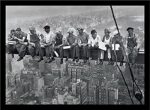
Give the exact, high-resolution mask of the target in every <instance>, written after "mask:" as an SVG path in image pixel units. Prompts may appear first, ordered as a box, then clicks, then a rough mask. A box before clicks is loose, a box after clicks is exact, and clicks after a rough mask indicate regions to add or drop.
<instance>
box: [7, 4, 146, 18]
mask: <svg viewBox="0 0 150 110" xmlns="http://www.w3.org/2000/svg"><path fill="white" fill-rule="evenodd" d="M113 7H114V9H116V8H133V6H113ZM134 7H135V8H137V9H139V8H140V10H141V9H142V10H143V9H144V7H139V6H134ZM105 9H108V10H110V7H109V6H6V20H9V19H14V18H25V17H32V18H34V17H43V16H55V15H68V14H77V13H84V12H90V11H94V10H105Z"/></svg>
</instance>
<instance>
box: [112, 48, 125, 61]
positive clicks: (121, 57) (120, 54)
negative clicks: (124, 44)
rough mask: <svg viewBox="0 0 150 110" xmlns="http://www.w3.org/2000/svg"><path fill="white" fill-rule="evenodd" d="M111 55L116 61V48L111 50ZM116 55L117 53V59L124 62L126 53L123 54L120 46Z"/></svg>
mask: <svg viewBox="0 0 150 110" xmlns="http://www.w3.org/2000/svg"><path fill="white" fill-rule="evenodd" d="M111 53H112V54H111V55H112V60H113V61H116V56H115V53H114V50H111ZM116 55H117V61H120V62H123V60H124V54H123V49H122V48H120V49H119V50H117V51H116Z"/></svg>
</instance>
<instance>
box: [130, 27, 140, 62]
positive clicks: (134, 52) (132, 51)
mask: <svg viewBox="0 0 150 110" xmlns="http://www.w3.org/2000/svg"><path fill="white" fill-rule="evenodd" d="M127 31H128V36H127V49H128V58H129V61H130V62H131V63H132V64H134V63H135V58H136V56H137V53H138V49H139V48H138V44H137V38H136V35H135V34H134V28H132V27H128V28H127Z"/></svg>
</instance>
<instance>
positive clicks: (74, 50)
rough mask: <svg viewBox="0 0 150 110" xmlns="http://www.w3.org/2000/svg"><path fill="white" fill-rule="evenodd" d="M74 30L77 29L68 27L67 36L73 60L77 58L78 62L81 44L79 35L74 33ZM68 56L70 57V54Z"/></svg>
mask: <svg viewBox="0 0 150 110" xmlns="http://www.w3.org/2000/svg"><path fill="white" fill-rule="evenodd" d="M74 31H75V29H74V28H69V29H68V33H69V35H68V36H67V43H68V45H69V46H71V48H70V52H71V54H72V59H73V61H75V59H76V58H77V59H76V62H78V61H79V45H78V41H77V36H75V35H74ZM67 56H68V57H69V54H68V55H67Z"/></svg>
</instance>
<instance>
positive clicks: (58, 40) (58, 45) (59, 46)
mask: <svg viewBox="0 0 150 110" xmlns="http://www.w3.org/2000/svg"><path fill="white" fill-rule="evenodd" d="M54 39H55V47H54V48H55V50H56V51H57V52H58V53H59V55H60V58H61V61H60V64H62V63H63V35H62V30H61V28H57V29H56V35H55V38H54Z"/></svg>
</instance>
